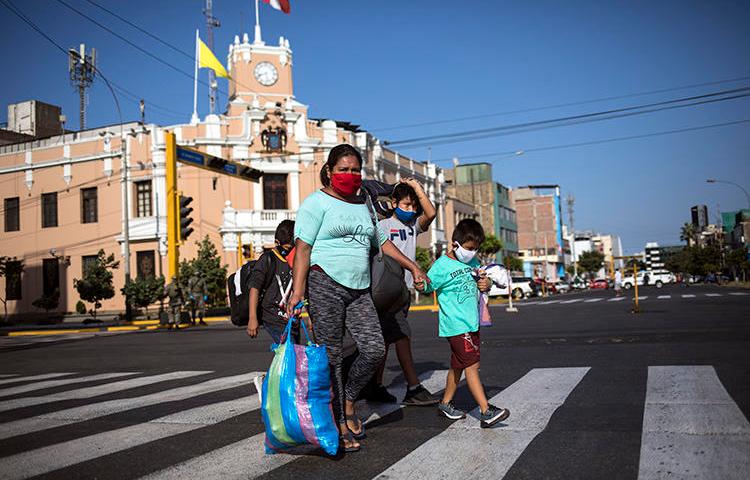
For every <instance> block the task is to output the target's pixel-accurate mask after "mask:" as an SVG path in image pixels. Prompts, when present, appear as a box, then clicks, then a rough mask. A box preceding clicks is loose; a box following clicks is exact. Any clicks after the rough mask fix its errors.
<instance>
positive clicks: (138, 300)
mask: <svg viewBox="0 0 750 480" xmlns="http://www.w3.org/2000/svg"><path fill="white" fill-rule="evenodd" d="M121 292H122V294H123V295H125V301H126V302H128V303H130V305H131V306H132V307H135V308H143V309H145V310H146V315H148V306H149V305H151V304H152V303H156V302H158V301H159V300H161V299H162V298H164V277H153V276H149V277H138V278H136V279H134V280H131V281H130V282H129V283H127V284H126V285H125V286H124V287H123V288H122V290H121Z"/></svg>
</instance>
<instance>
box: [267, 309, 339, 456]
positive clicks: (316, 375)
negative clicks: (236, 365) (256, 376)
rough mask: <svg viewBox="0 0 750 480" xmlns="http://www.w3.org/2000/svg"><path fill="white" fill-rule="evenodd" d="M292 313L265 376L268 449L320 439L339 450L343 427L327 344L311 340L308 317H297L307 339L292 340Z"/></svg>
mask: <svg viewBox="0 0 750 480" xmlns="http://www.w3.org/2000/svg"><path fill="white" fill-rule="evenodd" d="M295 321H299V320H298V319H296V318H290V319H289V322H288V323H287V326H286V328H285V329H284V333H283V335H282V336H281V343H280V344H273V345H272V346H271V350H273V351H274V352H275V355H274V357H273V361H272V362H271V367H270V368H269V370H268V373H267V374H266V378H265V379H264V380H263V393H262V395H261V397H262V399H263V401H262V404H261V414H262V416H263V423H264V424H265V427H266V453H268V454H273V453H281V452H286V451H289V450H290V449H292V448H293V447H296V446H299V445H317V446H319V447H321V448H322V449H323V451H325V452H326V453H327V454H328V455H336V453H337V451H338V446H339V433H338V429H337V428H336V422H335V420H334V418H333V410H332V408H331V399H332V395H333V393H332V391H331V377H330V374H329V369H328V355H327V353H326V347H325V346H324V345H323V346H321V345H316V344H313V343H312V342H311V341H310V336H309V335H308V333H307V327H306V326H305V323H304V322H302V321H299V322H300V324H301V325H302V330H303V331H304V332H305V337H306V338H307V343H306V344H305V345H297V344H294V343H293V342H292V340H291V335H290V334H289V332H290V330H291V327H292V323H293V322H295Z"/></svg>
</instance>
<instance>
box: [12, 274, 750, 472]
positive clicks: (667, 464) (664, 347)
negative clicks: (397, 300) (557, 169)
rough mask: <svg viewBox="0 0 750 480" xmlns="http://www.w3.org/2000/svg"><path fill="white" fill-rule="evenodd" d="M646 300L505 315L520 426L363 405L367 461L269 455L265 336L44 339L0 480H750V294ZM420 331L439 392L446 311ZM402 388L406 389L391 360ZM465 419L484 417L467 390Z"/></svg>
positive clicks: (485, 359)
mask: <svg viewBox="0 0 750 480" xmlns="http://www.w3.org/2000/svg"><path fill="white" fill-rule="evenodd" d="M640 293H641V295H644V296H646V297H647V298H646V299H645V300H643V301H641V303H640V306H641V312H640V313H639V314H633V313H631V312H630V310H631V307H632V299H631V296H632V291H631V292H627V293H626V298H625V299H623V300H616V301H612V298H613V293H612V292H611V291H601V292H585V293H574V294H566V295H560V296H554V297H550V298H548V299H531V300H529V301H525V302H522V303H521V304H519V305H518V307H519V312H517V313H507V312H506V311H505V307H504V306H497V307H492V315H493V319H494V325H493V326H492V327H489V328H485V329H483V330H482V347H481V348H482V371H481V373H482V378H483V382H484V384H485V388H486V390H487V395H488V397H493V402H496V403H497V404H498V406H507V407H509V408H510V409H511V411H512V412H513V413H512V415H511V417H510V418H509V419H508V420H507V421H505V422H503V423H502V424H501V425H499V426H497V427H496V428H493V429H479V428H478V420H476V418H474V417H472V416H471V415H470V416H469V417H468V418H467V419H466V420H464V421H459V422H451V421H449V420H447V419H445V418H441V417H439V416H438V415H437V414H436V411H435V409H434V408H428V407H419V408H418V407H408V408H403V409H402V408H399V407H398V406H397V405H376V404H373V405H362V406H361V408H360V413H361V414H362V415H363V416H364V417H365V418H368V419H370V421H369V423H368V436H367V438H366V439H365V440H364V441H363V449H362V451H360V452H358V453H355V454H349V455H347V456H342V457H339V458H336V459H329V458H325V457H322V456H321V455H318V454H315V453H312V454H308V455H297V456H293V455H274V456H267V455H265V454H264V453H263V447H262V442H263V435H262V433H263V424H262V421H261V418H260V413H259V410H258V403H257V397H256V396H255V389H254V387H253V386H252V382H251V381H250V379H251V378H252V377H253V376H254V375H255V374H254V373H252V372H258V371H264V370H265V369H266V368H267V366H268V364H269V362H270V360H271V353H270V352H269V350H268V341H267V340H266V338H260V339H256V340H250V339H248V338H247V337H246V336H245V334H244V332H243V331H242V330H240V329H236V328H234V327H231V326H228V325H217V326H211V327H207V328H204V329H188V330H184V331H179V332H164V331H157V332H134V333H126V334H119V335H108V336H105V335H102V336H85V337H80V338H66V339H64V340H63V341H56V342H42V341H40V342H38V343H33V342H32V343H29V344H28V345H24V346H23V348H18V349H15V350H6V351H4V352H2V353H0V359H1V361H0V422H2V423H0V426H2V428H0V478H27V477H37V476H38V477H41V478H94V477H96V478H139V477H142V476H150V478H184V477H191V478H254V477H258V476H262V475H264V476H267V477H269V478H293V477H294V478H367V479H369V478H375V477H377V476H379V475H381V478H456V477H459V476H460V477H462V478H507V479H520V478H524V479H525V478H528V479H532V478H534V479H537V478H592V479H594V478H596V479H601V478H627V479H634V478H722V479H723V478H746V477H745V475H744V474H745V473H746V472H747V469H748V468H749V467H750V424H748V420H747V419H748V418H750V415H749V414H750V348H749V347H750V314H749V313H750V295H741V294H742V293H746V292H743V291H740V290H732V289H728V288H719V287H703V286H699V287H689V288H680V287H665V288H663V289H659V290H657V289H656V288H646V289H642V291H641V292H640ZM730 293H732V294H730ZM659 297H662V298H659ZM667 297H668V298H667ZM410 321H411V326H412V329H413V351H414V357H415V360H416V364H417V370H418V371H419V372H420V373H421V374H422V376H423V378H424V379H425V385H427V386H428V387H429V388H430V389H431V390H433V391H439V390H441V389H442V388H443V385H444V378H445V372H444V371H445V370H446V369H447V368H448V365H449V351H448V347H447V344H446V342H445V340H442V339H439V338H437V337H436V334H437V316H436V315H435V314H433V313H430V312H413V314H412V316H411V319H410ZM386 378H387V380H388V381H392V382H393V385H394V387H393V389H394V391H398V389H399V385H400V380H402V378H401V376H400V373H399V369H398V366H397V363H396V361H395V355H394V354H393V352H391V355H390V356H389V360H388V368H387V375H386ZM456 406H457V407H459V408H463V409H466V410H471V409H472V408H474V407H475V405H474V404H473V400H472V399H471V397H470V395H469V393H468V391H467V390H466V388H465V387H464V386H462V387H461V388H460V389H459V393H458V396H457V398H456ZM743 467H744V468H743Z"/></svg>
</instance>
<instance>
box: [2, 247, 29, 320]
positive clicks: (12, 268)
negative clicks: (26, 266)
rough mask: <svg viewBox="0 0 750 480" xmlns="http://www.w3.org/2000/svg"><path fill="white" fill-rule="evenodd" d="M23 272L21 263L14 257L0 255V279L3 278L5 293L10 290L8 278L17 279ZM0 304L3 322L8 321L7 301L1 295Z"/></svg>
mask: <svg viewBox="0 0 750 480" xmlns="http://www.w3.org/2000/svg"><path fill="white" fill-rule="evenodd" d="M21 272H23V261H19V260H18V259H17V258H16V257H5V256H2V255H0V278H3V277H4V278H5V282H6V283H5V285H6V287H5V291H6V292H7V291H8V290H12V288H10V289H9V288H8V281H9V279H10V278H13V279H15V278H18V277H20V275H21ZM0 302H3V310H4V311H5V314H4V315H3V321H7V320H8V299H7V298H6V297H5V295H3V296H2V297H0Z"/></svg>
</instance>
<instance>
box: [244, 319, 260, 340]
mask: <svg viewBox="0 0 750 480" xmlns="http://www.w3.org/2000/svg"><path fill="white" fill-rule="evenodd" d="M247 334H248V336H249V337H250V338H255V337H257V336H258V318H257V317H256V316H255V315H250V320H249V321H248V322H247Z"/></svg>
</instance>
